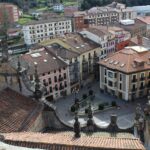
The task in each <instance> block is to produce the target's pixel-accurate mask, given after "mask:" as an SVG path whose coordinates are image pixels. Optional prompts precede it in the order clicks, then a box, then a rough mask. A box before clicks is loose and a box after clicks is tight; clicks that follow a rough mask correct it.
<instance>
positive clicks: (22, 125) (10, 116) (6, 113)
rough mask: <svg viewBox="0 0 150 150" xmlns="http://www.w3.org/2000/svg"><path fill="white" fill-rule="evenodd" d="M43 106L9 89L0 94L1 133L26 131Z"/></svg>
mask: <svg viewBox="0 0 150 150" xmlns="http://www.w3.org/2000/svg"><path fill="white" fill-rule="evenodd" d="M41 110H42V105H41V104H39V103H38V102H36V101H33V100H32V99H30V98H27V97H25V96H23V95H21V94H19V93H17V92H16V91H13V90H11V89H9V88H6V89H4V90H3V91H1V92H0V132H2V133H6V132H16V131H26V130H27V129H28V128H29V127H30V126H31V125H32V124H33V122H34V120H35V118H36V117H37V116H38V115H39V113H40V112H41Z"/></svg>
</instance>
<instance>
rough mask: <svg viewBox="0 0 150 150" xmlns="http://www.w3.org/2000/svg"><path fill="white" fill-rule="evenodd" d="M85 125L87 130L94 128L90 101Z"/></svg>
mask: <svg viewBox="0 0 150 150" xmlns="http://www.w3.org/2000/svg"><path fill="white" fill-rule="evenodd" d="M87 127H88V131H93V130H94V122H93V112H92V108H91V103H89V107H88V120H87Z"/></svg>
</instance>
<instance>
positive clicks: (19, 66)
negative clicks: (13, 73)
mask: <svg viewBox="0 0 150 150" xmlns="http://www.w3.org/2000/svg"><path fill="white" fill-rule="evenodd" d="M20 71H21V63H20V60H19V56H18V63H17V78H18V84H19V90H20V92H22V84H21V80H20V75H21V74H20Z"/></svg>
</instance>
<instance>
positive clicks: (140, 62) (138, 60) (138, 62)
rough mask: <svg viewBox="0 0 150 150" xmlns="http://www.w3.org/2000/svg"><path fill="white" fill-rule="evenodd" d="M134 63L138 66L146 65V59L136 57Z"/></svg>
mask: <svg viewBox="0 0 150 150" xmlns="http://www.w3.org/2000/svg"><path fill="white" fill-rule="evenodd" d="M134 63H135V64H136V66H138V67H140V66H144V63H145V62H144V61H143V60H142V59H135V60H134Z"/></svg>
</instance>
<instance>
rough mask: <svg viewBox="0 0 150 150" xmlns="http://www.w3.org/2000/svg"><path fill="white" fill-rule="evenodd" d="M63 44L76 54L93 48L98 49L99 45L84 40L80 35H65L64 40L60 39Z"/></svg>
mask: <svg viewBox="0 0 150 150" xmlns="http://www.w3.org/2000/svg"><path fill="white" fill-rule="evenodd" d="M61 40H62V41H63V42H64V43H66V44H67V45H69V46H70V47H72V50H73V51H75V52H77V53H78V54H83V53H85V52H88V51H90V50H93V49H95V48H98V47H99V45H98V44H96V43H95V42H93V41H91V40H89V39H87V38H84V37H83V36H82V35H80V34H71V33H70V34H67V35H66V36H65V37H64V39H61Z"/></svg>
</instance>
